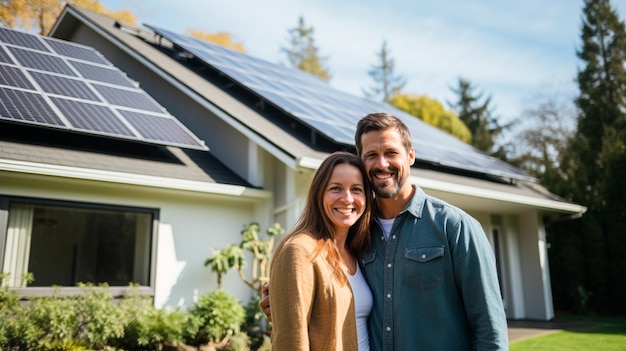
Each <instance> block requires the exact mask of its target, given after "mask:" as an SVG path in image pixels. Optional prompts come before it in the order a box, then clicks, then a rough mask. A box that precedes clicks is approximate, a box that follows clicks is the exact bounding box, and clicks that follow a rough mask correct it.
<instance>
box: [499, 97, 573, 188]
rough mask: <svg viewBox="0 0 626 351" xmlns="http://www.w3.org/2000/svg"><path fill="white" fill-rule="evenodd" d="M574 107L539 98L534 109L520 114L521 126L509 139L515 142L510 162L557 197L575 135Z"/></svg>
mask: <svg viewBox="0 0 626 351" xmlns="http://www.w3.org/2000/svg"><path fill="white" fill-rule="evenodd" d="M574 108H575V107H574V106H573V103H572V102H571V101H569V103H568V102H567V101H564V100H558V99H557V98H556V97H554V96H545V97H539V98H538V99H537V100H536V105H535V106H532V107H529V108H527V109H525V110H524V111H523V113H522V114H523V116H524V117H523V120H522V123H523V124H521V125H519V126H518V127H519V128H520V129H519V131H518V132H517V133H516V135H514V136H513V138H512V139H513V140H515V141H516V143H515V144H514V145H513V147H514V149H513V150H510V162H511V163H512V164H514V165H516V166H518V167H520V168H521V169H523V170H524V171H526V172H528V174H530V175H531V176H534V177H536V178H538V179H539V181H540V182H541V184H543V185H544V186H546V187H547V188H549V189H550V190H551V191H552V192H554V193H556V194H562V193H563V192H564V191H565V189H564V188H563V186H562V184H563V181H564V180H565V179H567V178H568V175H567V174H566V173H565V172H564V169H563V167H562V164H563V158H565V157H567V152H568V143H569V142H570V139H571V138H572V136H573V133H574V130H573V128H574V124H575V111H574Z"/></svg>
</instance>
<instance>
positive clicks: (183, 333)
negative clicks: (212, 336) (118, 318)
mask: <svg viewBox="0 0 626 351" xmlns="http://www.w3.org/2000/svg"><path fill="white" fill-rule="evenodd" d="M119 308H120V310H121V311H122V315H123V319H124V322H125V327H124V336H123V337H121V338H119V339H118V340H116V341H115V343H114V346H116V347H118V348H119V349H123V350H134V349H142V350H146V349H149V350H160V349H163V348H164V347H165V346H172V347H176V346H178V345H180V344H184V343H185V340H186V339H189V338H193V337H194V336H195V334H196V333H197V331H198V327H199V324H200V323H199V320H198V319H197V318H195V317H194V316H192V315H191V314H190V313H189V312H188V311H186V310H180V309H176V310H167V309H157V308H155V307H154V306H153V305H152V299H151V298H150V297H147V296H139V295H137V294H136V293H132V294H130V295H128V296H125V297H124V299H122V300H121V301H120V303H119Z"/></svg>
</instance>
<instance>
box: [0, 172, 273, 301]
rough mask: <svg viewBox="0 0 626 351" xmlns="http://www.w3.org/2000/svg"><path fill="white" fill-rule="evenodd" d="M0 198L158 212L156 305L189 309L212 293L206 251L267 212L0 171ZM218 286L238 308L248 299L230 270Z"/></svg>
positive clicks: (248, 205) (234, 201)
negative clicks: (109, 206) (76, 203)
mask: <svg viewBox="0 0 626 351" xmlns="http://www.w3.org/2000/svg"><path fill="white" fill-rule="evenodd" d="M0 194H1V195H7V196H23V197H32V198H44V199H53V200H61V201H79V202H86V203H98V204H107V205H120V206H133V207H143V208H156V209H158V210H159V215H160V219H159V233H158V237H157V240H158V241H157V250H158V254H156V255H154V256H156V257H157V258H158V260H157V261H156V272H157V273H156V276H154V274H153V277H154V283H153V285H154V288H155V291H154V297H155V305H156V306H157V307H163V306H169V307H175V306H190V305H191V304H192V303H193V302H194V301H195V299H196V298H197V297H198V296H199V295H202V294H205V293H208V292H211V291H213V290H215V289H216V288H217V276H216V275H215V274H214V273H212V272H211V270H210V269H209V268H208V267H205V266H204V260H205V259H206V258H207V257H209V256H210V254H211V249H212V248H221V247H224V246H226V245H228V244H233V243H238V242H239V241H240V240H241V235H240V232H241V230H242V229H243V226H244V225H246V224H248V223H250V222H252V221H258V217H257V216H258V215H259V214H261V213H266V212H267V211H266V209H264V207H267V206H266V205H264V204H263V202H262V201H258V200H251V201H250V200H245V199H240V198H236V197H230V196H222V195H219V196H215V195H212V194H200V193H193V192H183V191H170V190H163V189H155V188H149V187H141V186H130V185H122V184H115V183H102V182H93V181H86V180H76V179H70V178H62V177H47V176H37V175H27V174H16V173H11V172H8V173H7V172H5V173H3V172H0ZM153 267H154V265H153ZM223 288H224V289H225V290H227V291H229V292H232V293H233V294H234V295H235V296H236V297H237V298H238V299H239V300H240V301H241V302H242V303H244V304H245V303H247V302H248V301H249V298H250V297H251V296H253V295H252V294H253V292H252V290H251V289H250V288H249V287H247V286H246V285H244V284H243V282H241V280H240V278H239V277H238V275H237V273H236V272H235V271H232V272H229V273H227V274H226V276H225V277H224V279H223Z"/></svg>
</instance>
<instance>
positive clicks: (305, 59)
mask: <svg viewBox="0 0 626 351" xmlns="http://www.w3.org/2000/svg"><path fill="white" fill-rule="evenodd" d="M288 31H289V47H287V48H282V51H283V52H285V53H286V54H287V57H288V59H289V62H290V63H291V66H292V67H293V68H297V69H299V70H301V71H304V72H308V73H311V74H313V75H316V76H318V77H320V78H322V79H323V80H325V81H328V80H329V79H330V74H329V73H328V68H326V67H324V64H323V61H324V59H323V58H321V57H320V56H319V53H318V51H319V49H318V48H317V46H316V45H315V39H314V38H313V27H307V26H306V25H305V24H304V17H300V19H299V20H298V27H296V28H291V29H289V30H288Z"/></svg>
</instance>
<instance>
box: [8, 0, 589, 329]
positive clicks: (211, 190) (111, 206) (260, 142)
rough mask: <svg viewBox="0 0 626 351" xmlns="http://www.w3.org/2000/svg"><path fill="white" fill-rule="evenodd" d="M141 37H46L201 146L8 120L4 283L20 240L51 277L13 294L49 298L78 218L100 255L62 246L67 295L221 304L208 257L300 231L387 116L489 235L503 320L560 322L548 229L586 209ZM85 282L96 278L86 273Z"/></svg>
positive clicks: (84, 21) (175, 43)
mask: <svg viewBox="0 0 626 351" xmlns="http://www.w3.org/2000/svg"><path fill="white" fill-rule="evenodd" d="M145 27H146V28H143V29H141V28H133V27H129V26H127V25H124V24H122V23H118V22H116V21H114V20H112V19H110V18H107V17H105V16H102V15H99V14H95V13H92V12H89V11H86V10H82V9H79V8H76V7H73V6H71V5H68V6H66V7H65V9H64V11H63V13H62V14H61V15H60V17H59V18H58V20H57V22H56V24H55V26H54V27H53V29H52V30H51V32H50V33H49V36H50V37H52V38H56V39H61V40H66V41H69V42H73V43H76V44H77V45H83V46H85V47H91V48H94V49H95V50H96V51H97V52H99V53H100V54H102V55H103V56H104V57H105V58H106V60H107V61H109V62H111V63H112V64H113V65H114V67H117V68H119V70H121V71H122V72H124V73H125V74H127V75H128V77H129V78H130V79H132V80H133V81H134V82H136V83H137V84H138V87H139V88H138V89H141V90H142V91H145V92H146V93H147V94H149V96H150V97H151V98H153V99H154V100H155V101H156V102H157V103H158V104H159V105H160V106H162V107H164V109H165V111H166V112H167V114H171V116H174V117H173V118H175V119H176V121H179V122H180V123H181V124H182V125H183V126H184V127H185V128H187V129H188V131H189V132H190V133H192V135H193V137H195V138H191V140H196V139H197V140H198V141H203V143H199V144H200V145H199V146H198V145H182V144H181V143H172V142H171V141H168V140H165V141H164V140H130V139H125V138H124V137H121V136H119V135H114V136H111V135H101V134H97V133H96V134H94V133H91V134H87V133H76V132H75V131H74V130H63V129H58V128H45V129H44V128H41V127H39V126H35V125H31V124H27V123H6V122H5V121H3V120H2V119H1V118H0V225H2V224H5V223H7V225H2V226H1V227H2V228H9V230H7V232H0V247H1V248H4V250H3V251H2V252H0V259H1V260H0V262H5V263H4V266H3V269H4V270H6V268H5V267H6V265H7V263H6V262H7V261H10V260H9V259H8V257H13V261H11V262H16V261H19V260H18V259H16V257H23V253H24V252H25V249H24V248H23V247H22V248H21V249H20V248H15V249H11V248H10V247H9V245H8V241H9V240H8V239H9V238H10V237H12V236H15V234H13V233H9V231H10V230H11V228H22V229H21V230H26V231H27V232H30V233H31V234H32V235H31V250H30V257H31V259H30V262H22V263H21V264H22V266H24V265H26V266H27V268H23V269H22V271H31V265H33V264H39V266H41V267H43V268H41V269H40V270H41V271H42V272H43V273H44V274H43V277H42V278H41V280H39V281H38V280H35V283H34V284H32V285H29V286H28V287H21V288H16V290H18V291H20V292H21V293H23V294H35V293H50V291H51V286H50V283H49V282H51V281H54V279H56V278H57V277H55V276H54V275H55V274H57V273H56V272H58V271H59V269H55V270H53V268H52V267H47V266H46V264H43V265H42V264H41V262H37V260H35V259H34V258H35V257H38V255H39V254H42V255H44V256H45V255H46V254H47V251H54V250H57V248H56V247H55V246H54V244H53V242H54V241H53V240H52V239H50V238H48V237H46V236H41V235H40V234H39V232H38V231H42V229H41V228H42V227H43V228H48V229H47V230H43V232H44V233H45V235H48V236H52V235H54V234H55V231H54V229H55V228H59V227H60V226H63V225H65V224H63V223H62V222H61V220H63V221H69V220H70V218H69V217H70V216H73V215H74V214H75V213H77V212H78V213H82V212H84V215H83V216H82V217H83V218H79V219H78V220H76V219H74V218H72V221H71V223H73V224H71V225H72V226H81V227H80V228H82V229H83V230H84V229H85V228H89V229H90V230H91V228H93V230H94V233H97V235H95V236H96V237H97V239H96V240H97V242H96V243H91V242H89V241H92V240H94V239H92V238H91V236H89V237H85V236H83V237H80V238H68V239H67V241H68V242H70V241H71V242H72V244H73V245H71V246H70V248H69V249H68V248H64V250H65V251H64V252H59V253H58V255H57V256H59V258H63V259H64V260H63V263H62V262H61V260H60V259H59V260H57V261H55V262H54V265H58V266H60V267H62V269H61V272H62V273H63V274H65V275H66V276H67V277H64V278H63V279H66V281H68V282H75V281H80V280H78V279H93V277H92V276H93V275H95V276H104V277H107V279H108V280H109V281H111V283H112V284H110V285H111V286H114V287H115V288H116V289H117V288H119V289H122V288H123V285H124V282H125V279H126V280H127V279H129V277H130V278H131V280H132V281H135V282H138V283H139V285H140V287H141V291H142V292H143V293H145V294H150V295H152V296H154V300H155V305H156V306H179V305H183V306H184V305H190V304H191V303H193V301H194V299H195V298H196V297H197V296H198V295H200V294H204V293H206V292H209V291H212V290H214V289H215V288H216V277H215V275H214V274H212V273H211V272H210V270H209V269H208V268H206V267H204V265H203V263H204V260H205V259H206V258H207V257H208V256H209V255H210V254H211V249H212V248H220V247H223V246H225V245H227V244H230V243H235V242H238V241H239V240H240V237H239V233H240V231H241V229H242V228H243V226H244V225H246V224H248V223H250V222H259V223H260V224H261V227H262V228H266V227H268V226H269V225H271V224H272V223H274V222H278V223H280V224H281V225H282V226H283V227H285V228H288V227H290V226H291V225H292V224H293V223H294V222H295V220H296V219H297V216H298V214H299V213H300V210H301V209H302V207H303V204H304V199H305V197H306V193H307V189H308V184H309V182H310V181H311V177H312V175H313V173H314V171H315V169H316V167H317V166H318V165H319V164H320V162H321V161H322V160H323V159H324V157H325V156H326V155H327V154H328V153H329V152H332V151H334V150H353V148H354V146H353V141H352V136H353V134H354V128H355V124H356V121H357V120H358V119H359V118H360V117H362V116H364V115H365V114H366V113H369V112H375V111H381V110H382V111H388V112H391V113H394V114H396V115H397V116H399V117H401V118H402V119H403V120H404V121H405V122H406V123H407V124H408V125H409V126H410V128H411V130H412V134H413V137H414V145H415V149H416V157H417V159H418V160H417V162H416V166H415V167H413V169H412V181H414V182H415V183H416V184H419V185H420V186H421V187H422V188H423V189H424V190H425V191H426V192H427V193H429V194H431V195H434V196H437V197H439V198H441V199H443V200H446V201H448V202H450V203H452V204H454V205H457V206H459V207H461V208H462V209H464V210H465V211H467V212H468V213H470V214H471V215H473V216H474V217H476V218H477V219H478V220H479V221H480V222H481V224H482V225H483V227H484V229H485V232H486V233H487V235H488V237H489V240H490V242H491V244H492V246H493V248H494V252H495V253H496V258H497V261H498V268H499V277H500V281H501V286H502V296H503V300H504V302H505V308H506V312H507V317H508V318H510V319H523V318H528V319H539V320H549V319H551V318H553V317H554V310H553V306H552V295H551V288H550V275H549V266H548V259H547V249H548V248H547V243H546V239H545V231H544V224H545V222H546V221H552V220H561V219H563V218H569V217H575V216H580V215H582V214H583V213H584V211H585V208H584V207H583V206H580V205H577V204H572V203H569V202H567V201H564V200H563V199H561V198H559V197H558V196H556V195H554V194H551V193H549V192H548V191H546V189H545V188H543V187H542V186H541V185H540V184H538V183H537V182H536V180H535V179H533V178H531V177H529V176H528V175H526V174H524V173H523V172H522V171H520V170H518V169H515V168H514V167H512V166H510V165H508V164H506V163H503V162H501V161H499V160H496V159H493V158H491V157H488V156H486V155H484V154H482V153H480V152H478V151H477V150H475V149H473V148H471V147H469V146H467V145H465V144H463V143H461V142H459V141H458V140H456V139H454V138H452V137H450V136H449V135H447V134H445V133H443V132H440V131H438V130H436V129H435V128H433V127H430V126H428V125H426V124H424V123H422V122H421V121H419V120H418V119H416V118H414V117H412V116H407V115H406V114H404V113H403V112H401V111H398V110H396V109H394V108H393V107H391V106H388V105H385V104H381V103H378V102H373V101H369V100H366V99H362V98H358V97H354V96H350V95H348V94H345V93H343V92H339V91H336V90H334V89H332V88H331V87H330V86H328V85H326V84H325V83H323V82H319V81H316V78H314V77H311V76H308V75H306V74H305V73H302V72H300V71H295V70H291V69H288V68H285V67H281V66H279V65H274V64H272V63H269V62H265V61H262V60H258V59H256V58H254V57H250V56H248V55H243V54H239V53H234V52H231V51H229V50H227V49H224V48H221V47H218V46H215V45H211V44H208V43H203V42H199V41H197V40H194V39H192V38H189V37H186V36H184V35H180V34H177V33H173V32H171V31H168V30H166V29H163V28H160V27H157V26H153V25H150V24H148V25H146V26H145ZM5 46H6V45H5ZM2 84H6V83H1V82H0V86H1V85H2ZM12 122H14V121H12ZM5 130H10V131H8V132H5ZM35 130H36V132H35ZM40 135H41V136H40ZM162 139H165V138H162ZM191 144H193V143H191ZM204 146H206V148H208V150H206V149H204V148H203V147H204ZM59 208H60V210H59ZM63 209H66V210H65V212H64V211H63ZM68 209H69V210H68ZM48 213H52V214H53V216H50V217H49V216H48ZM79 217H80V215H79ZM129 218H130V219H129ZM15 223H18V224H19V223H21V224H20V225H16V224H15ZM77 223H78V224H77ZM67 225H68V226H69V225H70V224H67ZM109 225H111V226H112V227H114V228H118V229H119V230H122V231H124V233H125V234H124V236H123V238H122V239H120V240H118V241H115V242H109V241H111V239H110V237H111V236H114V235H115V234H116V233H117V232H113V231H111V230H106V229H102V228H107V227H108V226H109ZM29 227H30V229H29ZM24 228H26V229H24ZM36 233H37V234H36ZM36 235H38V237H37V236H36ZM107 240H108V241H107ZM124 240H125V241H124ZM36 241H41V243H36ZM44 242H45V243H44ZM125 243H132V245H130V247H126V246H125ZM36 244H37V245H38V246H39V247H40V248H39V249H38V250H39V251H37V252H38V253H36V252H35V249H34V248H35V245H36ZM11 247H13V246H11ZM121 248H123V249H121ZM11 250H13V251H11ZM112 262H115V263H112ZM13 264H15V265H17V263H13ZM89 265H91V266H89ZM84 266H89V267H92V268H90V270H89V271H88V272H82V268H81V267H84ZM130 267H132V269H131V268H130ZM45 268H49V270H48V271H46V270H45ZM119 272H121V273H119ZM83 273H84V274H83ZM87 273H89V274H91V276H90V275H89V274H87ZM59 274H61V273H59ZM81 274H83V276H81ZM118 274H119V275H120V276H121V278H118ZM35 275H36V279H37V274H35ZM225 279H226V281H225V282H224V288H225V289H227V290H229V291H231V292H233V293H234V294H235V295H236V296H237V297H238V298H239V299H240V300H241V301H244V302H245V301H247V300H248V299H249V298H250V296H252V291H251V290H250V289H249V288H247V287H246V286H245V285H243V284H242V283H241V282H240V281H239V278H238V277H237V276H236V274H234V273H231V274H227V275H226V276H225ZM13 284H14V286H16V287H18V286H21V285H20V284H19V282H17V281H15V282H14V283H13ZM67 285H68V286H69V285H70V284H67ZM63 289H64V290H67V291H68V292H71V288H69V287H68V288H63Z"/></svg>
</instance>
